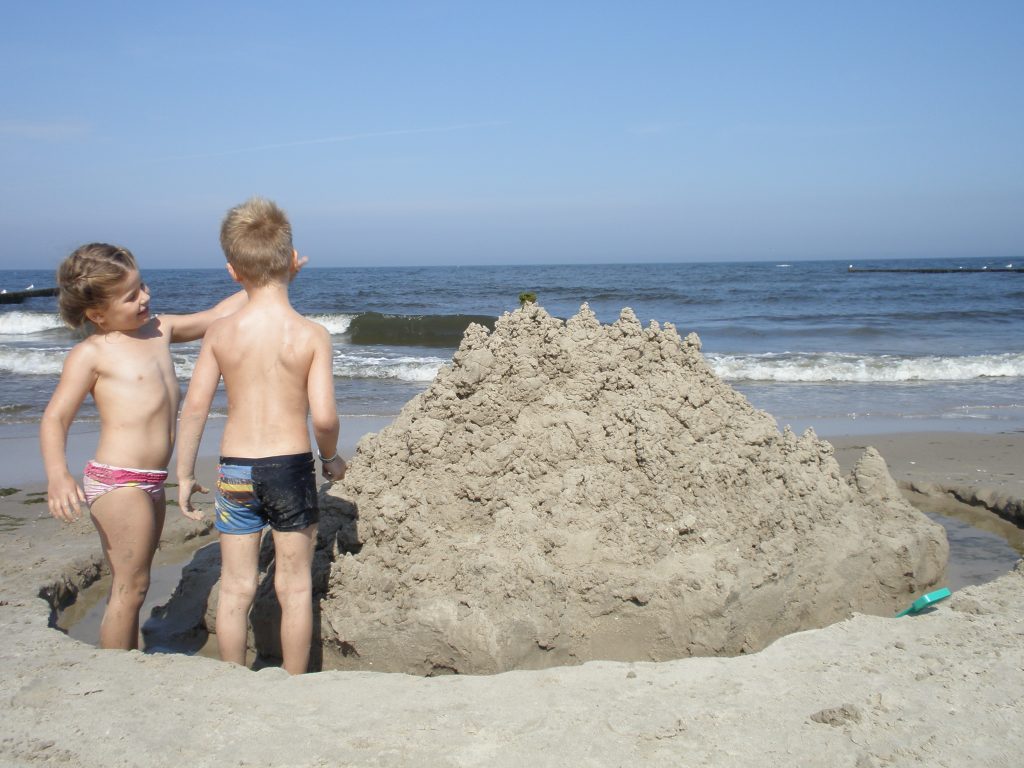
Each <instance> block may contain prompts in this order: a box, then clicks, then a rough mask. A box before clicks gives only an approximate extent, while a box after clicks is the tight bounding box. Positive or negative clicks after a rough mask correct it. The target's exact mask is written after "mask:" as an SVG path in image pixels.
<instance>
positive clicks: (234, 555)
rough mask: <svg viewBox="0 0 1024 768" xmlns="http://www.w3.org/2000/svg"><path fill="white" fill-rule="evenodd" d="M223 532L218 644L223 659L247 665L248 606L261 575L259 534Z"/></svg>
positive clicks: (250, 603) (249, 606)
mask: <svg viewBox="0 0 1024 768" xmlns="http://www.w3.org/2000/svg"><path fill="white" fill-rule="evenodd" d="M261 535H262V534H261V532H259V531H257V532H256V533H243V534H235V533H221V535H220V557H221V571H220V597H219V598H218V599H217V645H218V646H219V648H220V658H221V659H222V660H223V661H230V662H234V663H235V664H241V665H242V666H243V667H244V666H245V650H246V646H247V645H248V639H249V609H250V608H252V601H253V600H254V599H255V597H256V584H257V581H258V578H259V556H260V536H261Z"/></svg>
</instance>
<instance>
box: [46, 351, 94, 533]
mask: <svg viewBox="0 0 1024 768" xmlns="http://www.w3.org/2000/svg"><path fill="white" fill-rule="evenodd" d="M95 383H96V367H95V362H94V359H93V353H92V350H90V349H89V348H87V347H86V345H84V344H79V345H78V346H76V347H75V348H74V349H72V350H71V352H69V353H68V356H67V358H66V359H65V360H64V370H63V371H62V372H61V375H60V382H58V384H57V388H56V389H55V390H54V392H53V397H51V398H50V402H49V404H48V405H47V406H46V411H44V413H43V419H42V422H41V423H40V424H39V447H40V449H41V450H42V453H43V467H44V468H45V470H46V481H47V489H46V497H47V504H48V505H49V507H50V514H51V515H53V516H54V517H55V518H57V519H58V520H63V521H64V522H66V523H71V522H74V521H75V520H77V519H78V518H79V517H81V516H82V509H81V505H82V504H84V503H85V493H84V492H83V491H82V488H81V486H80V485H78V483H76V482H75V478H73V477H72V476H71V472H69V471H68V463H67V457H66V454H65V451H66V448H67V439H68V429H70V427H71V422H72V421H74V418H75V414H77V413H78V409H79V408H81V407H82V402H83V401H84V400H85V396H86V395H87V394H89V392H90V391H91V390H92V388H93V385H94V384H95Z"/></svg>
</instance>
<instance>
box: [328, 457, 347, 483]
mask: <svg viewBox="0 0 1024 768" xmlns="http://www.w3.org/2000/svg"><path fill="white" fill-rule="evenodd" d="M322 471H323V473H324V478H325V479H327V480H330V481H331V482H332V483H336V482H338V481H339V480H341V479H342V478H343V477H344V476H345V473H346V472H347V471H348V464H346V463H345V460H344V459H343V458H341V456H335V457H334V461H329V462H326V463H324V465H323V468H322Z"/></svg>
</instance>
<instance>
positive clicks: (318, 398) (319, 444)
mask: <svg viewBox="0 0 1024 768" xmlns="http://www.w3.org/2000/svg"><path fill="white" fill-rule="evenodd" d="M315 344H316V346H315V347H314V349H313V362H312V363H311V364H310V366H309V379H308V381H307V383H306V390H307V397H308V398H309V415H310V418H311V420H312V422H313V437H314V438H315V439H316V449H317V453H319V455H320V460H321V461H322V462H323V468H322V469H323V473H324V477H325V478H327V479H328V480H331V481H334V480H341V478H343V477H344V476H345V472H346V470H347V469H348V466H347V465H346V464H345V460H344V459H343V458H341V456H339V455H338V433H339V431H340V425H339V423H338V405H337V403H336V402H335V400H334V365H333V362H334V361H333V350H332V348H331V336H330V334H329V333H328V332H327V329H326V328H323V327H322V326H318V330H317V336H316V342H315ZM325 459H330V461H326V460H325Z"/></svg>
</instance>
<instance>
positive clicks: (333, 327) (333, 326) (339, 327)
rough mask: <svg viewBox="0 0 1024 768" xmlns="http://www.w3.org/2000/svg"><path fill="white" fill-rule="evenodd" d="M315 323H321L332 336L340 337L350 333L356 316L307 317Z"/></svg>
mask: <svg viewBox="0 0 1024 768" xmlns="http://www.w3.org/2000/svg"><path fill="white" fill-rule="evenodd" d="M307 317H308V318H309V319H310V320H312V321H313V322H315V323H320V325H322V326H323V327H324V328H326V329H327V332H328V333H330V334H331V336H340V335H342V334H343V333H345V332H346V331H348V329H349V326H350V325H351V324H352V319H353V318H354V317H355V315H307Z"/></svg>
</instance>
